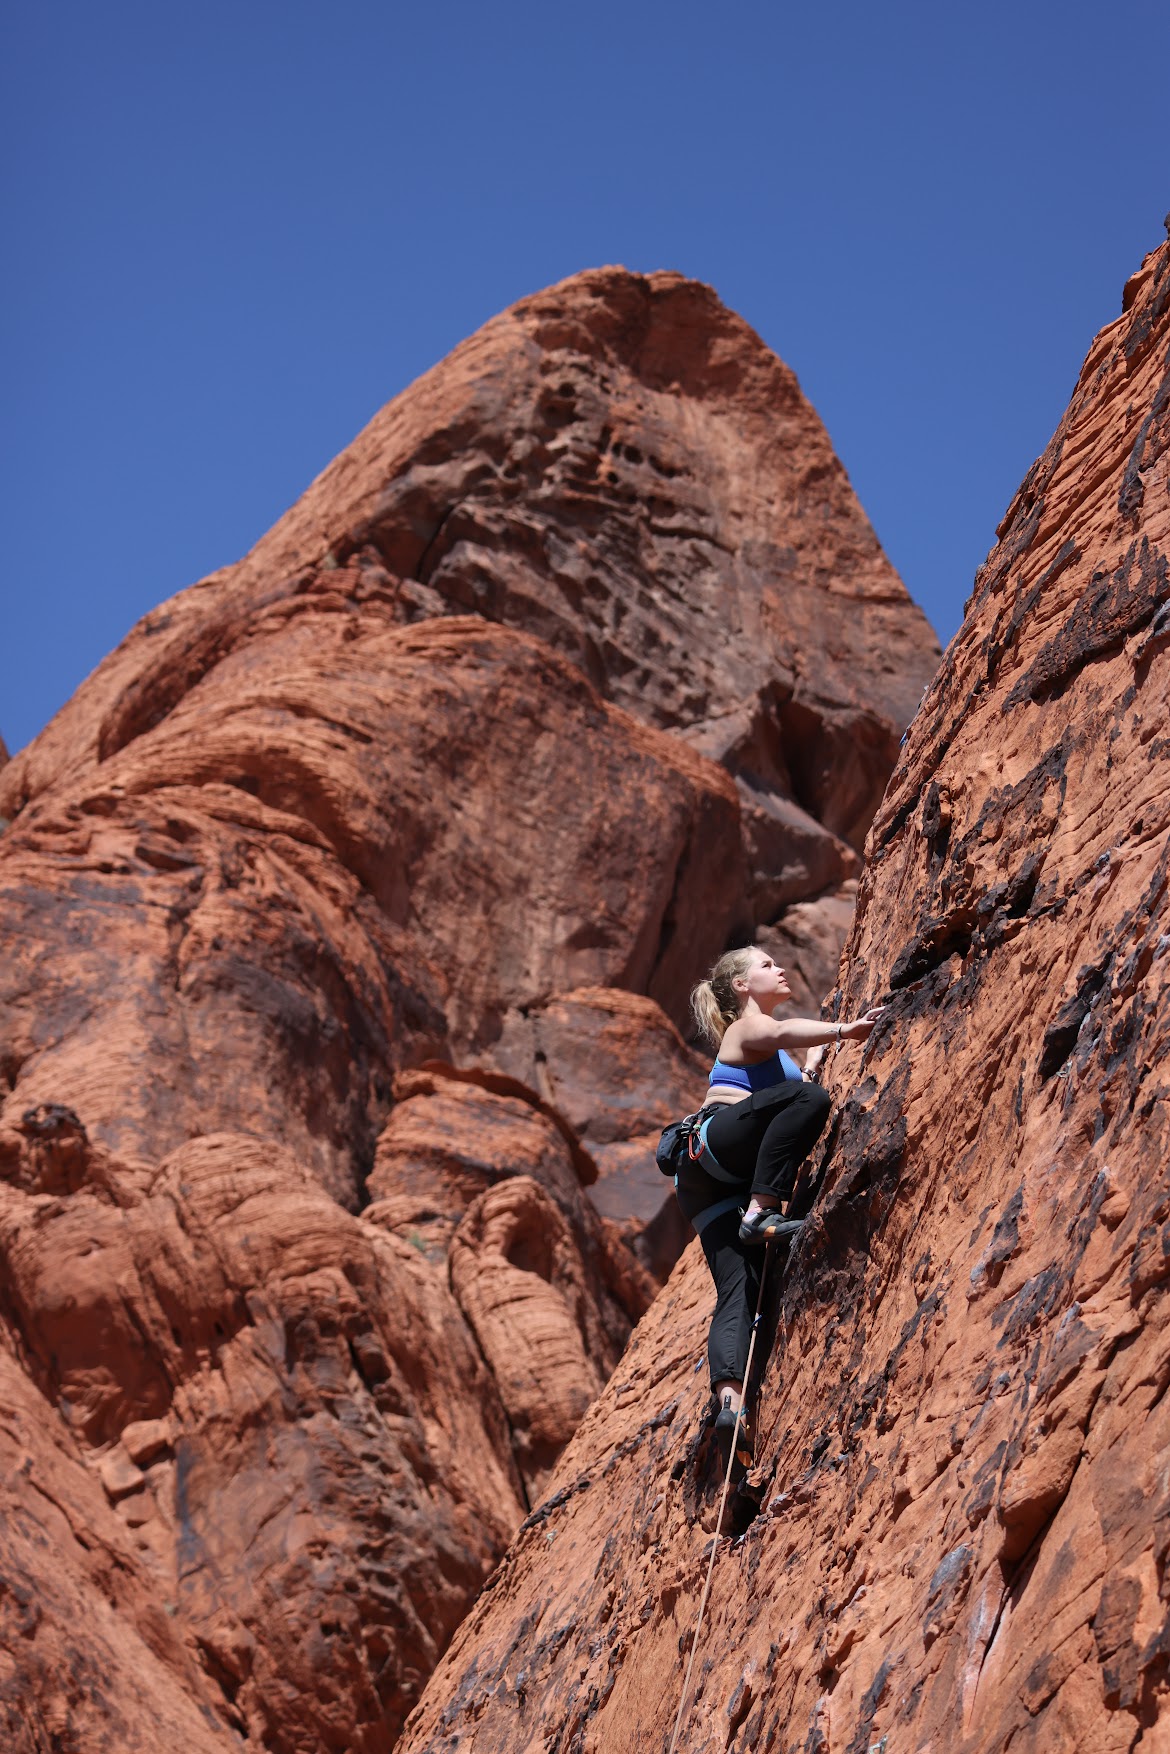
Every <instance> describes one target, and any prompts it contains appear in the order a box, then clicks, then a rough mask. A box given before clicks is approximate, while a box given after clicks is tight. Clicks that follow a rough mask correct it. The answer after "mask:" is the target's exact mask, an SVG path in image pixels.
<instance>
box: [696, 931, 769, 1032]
mask: <svg viewBox="0 0 1170 1754" xmlns="http://www.w3.org/2000/svg"><path fill="white" fill-rule="evenodd" d="M754 949H755V946H754V945H752V944H748V945H746V946H745V948H744V949H742V950H729V951H728V952H727V954H726V955H725V956H721V957H720V958H719V961H718V962H717V963H716V964H715V966H714V968H713V969H712V970H711V972H710V974H709V975H708V976H707V978H706V980H705V981H700V982H699V984H698V986H697V987H695V988H694V990H693V991H692V993H691V1015H692V1016H693V1017H694V1019H695V1023H696V1024H697V1026H698V1030H699V1034H700V1035H704V1036H706V1038H707V1040H708V1041H709V1042H710V1043H711V1044H712V1045H713V1046H714V1047H718V1046H719V1043H720V1042H721V1041H722V1040H723V1037H724V1035H725V1033H726V1031H727V1028H728V1025H729V1024H732V1023H734V1022H735V1020H736V1018H737V1017H738V1016H739V1012H740V1003H739V995H738V994H737V993H736V991H735V988H734V987H733V986H732V984H731V983H732V981H733V980H736V979H738V977H739V976H740V975H741V974H746V973H747V970H748V968H749V967H750V966H751V960H752V954H753V951H754Z"/></svg>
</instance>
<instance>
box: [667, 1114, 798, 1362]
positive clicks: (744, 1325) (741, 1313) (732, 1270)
mask: <svg viewBox="0 0 1170 1754" xmlns="http://www.w3.org/2000/svg"><path fill="white" fill-rule="evenodd" d="M829 1108H830V1101H829V1097H828V1095H827V1093H826V1092H825V1091H823V1090H822V1089H821V1087H820V1085H819V1084H805V1083H800V1084H798V1083H796V1082H795V1080H787V1081H786V1082H785V1083H783V1084H774V1085H772V1086H771V1088H770V1089H767V1090H757V1091H756V1092H755V1093H754V1094H753V1095H751V1096H747V1097H745V1098H744V1100H743V1101H742V1102H735V1103H729V1104H727V1105H726V1106H725V1107H723V1108H722V1109H720V1111H719V1112H718V1113H717V1114H716V1115H714V1116H713V1117H712V1119H711V1124H710V1126H709V1127H708V1129H707V1138H708V1141H709V1143H710V1147H711V1150H712V1152H713V1153H714V1155H715V1157H716V1158H717V1160H718V1168H716V1166H715V1165H714V1164H705V1163H704V1159H703V1158H702V1157H700V1158H699V1160H698V1161H697V1162H688V1163H687V1165H686V1166H685V1168H684V1169H683V1170H682V1172H681V1173H680V1175H679V1178H678V1201H679V1205H680V1206H681V1207H682V1209H683V1211H684V1212H685V1213H686V1215H687V1217H688V1218H692V1219H693V1218H696V1217H698V1218H701V1217H702V1214H703V1212H704V1211H705V1210H706V1209H707V1208H708V1207H710V1206H713V1205H716V1204H717V1203H718V1202H720V1201H723V1200H726V1199H729V1198H732V1197H738V1198H737V1204H736V1206H735V1207H733V1208H731V1209H730V1210H728V1211H726V1212H723V1213H722V1214H720V1216H719V1217H717V1218H714V1219H712V1220H711V1221H710V1222H709V1223H708V1224H706V1225H704V1227H703V1229H702V1232H701V1235H702V1241H703V1253H704V1255H705V1256H706V1257H707V1265H708V1267H709V1268H710V1269H711V1277H712V1278H713V1279H714V1281H715V1291H716V1300H715V1313H714V1315H713V1316H712V1318H711V1331H710V1334H709V1336H708V1342H707V1355H708V1359H709V1362H710V1366H711V1385H712V1387H714V1385H715V1384H716V1383H718V1382H739V1383H742V1381H743V1377H744V1371H745V1369H746V1368H747V1354H748V1345H749V1342H750V1339H751V1329H752V1318H753V1316H754V1314H755V1308H756V1299H757V1297H758V1296H759V1289H760V1279H759V1270H760V1266H761V1264H762V1261H763V1256H764V1251H763V1249H762V1248H761V1247H760V1246H759V1245H758V1244H756V1245H752V1244H744V1243H742V1242H740V1240H739V1220H740V1210H739V1200H740V1199H742V1200H743V1203H744V1204H746V1200H747V1195H748V1194H749V1192H750V1193H752V1194H755V1193H763V1194H771V1195H774V1196H776V1197H777V1198H779V1199H782V1200H787V1199H788V1198H790V1196H791V1194H792V1189H793V1186H794V1185H795V1182H796V1172H797V1170H798V1169H799V1168H800V1165H801V1163H802V1162H803V1160H804V1159H805V1157H807V1156H808V1153H809V1152H810V1151H811V1150H812V1148H813V1146H814V1145H815V1144H816V1141H817V1138H818V1137H819V1135H820V1132H821V1129H822V1127H823V1126H824V1124H825V1121H826V1119H827V1118H828V1114H829ZM732 1178H734V1179H732Z"/></svg>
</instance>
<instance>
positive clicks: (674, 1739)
mask: <svg viewBox="0 0 1170 1754" xmlns="http://www.w3.org/2000/svg"><path fill="white" fill-rule="evenodd" d="M771 1256H772V1245H771V1243H768V1244H767V1246H766V1247H765V1249H764V1265H763V1270H762V1271H761V1273H760V1293H759V1296H758V1297H757V1298H756V1313H755V1316H754V1318H753V1320H752V1338H751V1344H750V1345H749V1347H748V1355H747V1364H746V1365H745V1367H744V1373H743V1388H742V1390H741V1392H740V1397H739V1408H738V1410H737V1412H736V1415H735V1429H734V1431H733V1432H732V1434H731V1455H730V1456H729V1457H728V1460H727V1473H726V1474H725V1475H724V1477H723V1492H722V1495H721V1497H720V1499H719V1515H718V1516H717V1517H716V1519H715V1538H714V1540H713V1541H712V1542H711V1563H710V1565H708V1567H707V1581H706V1583H704V1585H703V1594H702V1596H701V1597H700V1598H699V1617H698V1619H697V1620H696V1622H695V1635H694V1637H693V1638H692V1639H691V1654H690V1659H689V1661H688V1663H687V1672H686V1674H685V1675H684V1677H683V1690H682V1698H681V1699H680V1700H679V1702H678V1716H677V1717H676V1718H675V1720H674V1734H673V1735H672V1736H671V1738H670V1747H669V1748H668V1749H667V1751H666V1754H674V1750H675V1747H676V1745H677V1743H678V1733H679V1731H680V1730H681V1728H682V1722H683V1713H684V1712H685V1711H686V1706H687V1695H688V1693H689V1692H690V1690H691V1671H692V1670H693V1669H694V1666H695V1657H696V1656H697V1654H698V1650H699V1633H700V1632H701V1631H702V1629H703V1615H704V1614H705V1613H706V1611H707V1598H708V1596H709V1595H710V1594H711V1578H712V1576H713V1575H714V1572H715V1556H716V1554H717V1553H718V1551H719V1536H720V1533H721V1532H722V1529H723V1511H724V1507H725V1506H726V1504H727V1494H728V1492H729V1491H730V1490H731V1470H732V1469H733V1468H734V1467H735V1446H736V1443H737V1441H738V1438H739V1427H740V1423H741V1421H742V1419H743V1409H744V1399H745V1397H746V1395H747V1387H748V1383H749V1382H750V1381H751V1374H752V1357H753V1355H754V1353H755V1350H756V1335H757V1334H758V1333H759V1331H760V1312H761V1311H762V1309H763V1307H764V1281H765V1280H766V1278H767V1276H768V1262H769V1260H770V1259H771Z"/></svg>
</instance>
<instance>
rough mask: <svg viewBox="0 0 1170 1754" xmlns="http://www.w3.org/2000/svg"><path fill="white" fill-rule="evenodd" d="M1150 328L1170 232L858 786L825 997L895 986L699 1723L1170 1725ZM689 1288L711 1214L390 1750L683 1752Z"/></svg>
mask: <svg viewBox="0 0 1170 1754" xmlns="http://www.w3.org/2000/svg"><path fill="white" fill-rule="evenodd" d="M1168 366H1170V245H1164V246H1163V247H1162V248H1161V249H1160V250H1158V251H1157V252H1156V253H1155V254H1154V255H1152V256H1151V257H1149V258H1148V259H1147V261H1146V262H1145V264H1144V265H1143V267H1142V269H1141V271H1140V272H1139V273H1138V274H1136V275H1135V276H1134V278H1133V279H1132V280H1131V281H1130V282H1129V284H1128V285H1127V287H1126V290H1125V298H1124V307H1123V314H1122V315H1121V317H1120V318H1119V319H1118V320H1117V322H1115V323H1114V324H1112V325H1111V326H1110V327H1109V328H1107V329H1106V330H1104V331H1103V333H1102V334H1101V335H1100V336H1099V337H1098V338H1097V340H1096V341H1095V342H1094V344H1093V346H1092V348H1091V349H1090V351H1089V354H1088V357H1087V359H1086V361H1085V365H1084V368H1083V370H1082V372H1081V376H1080V379H1079V381H1078V383H1077V386H1076V390H1075V393H1074V396H1073V399H1072V402H1071V404H1070V407H1069V409H1068V412H1067V414H1066V415H1065V418H1064V419H1063V420H1062V422H1061V424H1060V426H1059V428H1058V430H1057V432H1056V434H1055V436H1054V438H1053V440H1052V443H1051V444H1050V446H1049V447H1048V449H1047V451H1046V452H1045V453H1044V455H1043V456H1042V457H1041V458H1040V460H1039V461H1038V462H1037V464H1036V465H1035V467H1034V468H1033V469H1032V470H1031V471H1030V472H1029V474H1028V476H1027V478H1026V480H1025V482H1024V484H1023V486H1022V487H1021V489H1020V491H1019V493H1018V494H1017V496H1016V498H1015V500H1014V501H1013V503H1012V505H1011V507H1010V508H1009V510H1008V513H1007V515H1006V517H1005V518H1004V520H1003V523H1002V525H1001V528H1000V532H999V536H1000V540H999V544H998V546H997V547H996V548H995V550H994V551H993V552H992V554H991V556H990V557H989V559H988V561H987V563H986V565H985V566H984V567H983V568H982V569H981V570H980V572H979V575H978V577H977V579H976V582H975V589H974V593H973V596H972V598H971V601H970V603H969V605H968V612H967V617H966V620H965V623H964V625H963V628H962V630H961V632H960V634H959V635H958V636H957V638H956V639H955V641H954V642H953V644H952V646H951V647H950V649H949V651H948V653H947V656H946V659H945V662H944V664H943V666H942V669H941V670H940V672H939V675H938V676H937V678H936V680H935V682H934V684H933V686H932V688H931V689H930V692H929V694H928V696H927V698H926V700H925V702H924V705H923V707H922V710H921V712H920V713H919V715H918V717H917V719H916V721H915V724H914V727H913V730H912V732H911V736H910V738H909V740H908V743H907V746H906V749H905V752H904V755H903V758H902V760H901V762H900V764H899V767H898V770H897V772H896V773H895V775H894V778H893V781H892V784H891V786H890V788H889V790H888V792H887V794H886V797H885V800H884V802H883V804H882V807H881V810H880V812H879V814H878V817H877V820H876V821H875V823H874V825H873V829H872V831H871V835H870V841H869V857H868V862H867V866H866V870H865V873H864V875H863V877H862V880H861V885H860V891H859V896H858V908H857V917H856V920H855V923H854V926H853V930H852V935H851V938H850V940H849V944H848V949H847V954H846V960H845V962H844V965H843V970H842V978H841V986H840V990H839V993H838V994H837V997H836V1001H835V1004H836V1007H837V1008H838V1010H839V1012H840V1013H852V1012H854V1011H855V1010H856V1009H857V1008H858V1007H860V1006H861V1005H862V1004H864V1003H865V1002H867V1001H870V1000H873V999H875V998H878V997H880V996H883V995H888V996H889V1011H888V1015H887V1017H886V1019H885V1020H884V1021H883V1022H882V1024H881V1025H880V1026H879V1028H878V1029H876V1030H875V1031H874V1034H873V1035H872V1037H871V1038H870V1041H869V1042H868V1044H867V1045H866V1047H865V1049H864V1051H863V1050H861V1049H858V1048H853V1047H850V1048H846V1049H844V1050H842V1051H840V1052H839V1053H838V1054H837V1056H836V1059H835V1062H834V1063H833V1065H832V1068H831V1083H832V1087H833V1090H834V1092H835V1094H836V1096H837V1099H838V1103H839V1107H838V1108H837V1111H836V1120H835V1123H834V1124H833V1126H832V1131H831V1134H830V1136H829V1139H828V1143H827V1145H826V1148H825V1152H824V1157H823V1164H824V1167H825V1171H826V1182H825V1189H824V1193H823V1196H822V1198H821V1202H820V1206H819V1216H818V1219H817V1221H816V1222H815V1224H814V1225H813V1226H811V1227H810V1229H809V1231H808V1232H807V1233H806V1234H805V1236H804V1238H803V1240H802V1242H801V1243H800V1245H799V1246H798V1247H797V1249H796V1250H795V1252H794V1256H793V1258H792V1260H791V1262H790V1263H789V1264H788V1267H787V1271H786V1272H785V1273H784V1275H783V1278H782V1280H777V1281H776V1282H775V1285H774V1289H775V1291H776V1294H777V1295H776V1297H775V1298H774V1300H773V1304H772V1309H771V1338H772V1341H773V1344H772V1350H771V1359H770V1363H769V1365H768V1369H767V1372H766V1375H765V1378H764V1384H763V1390H762V1396H761V1400H760V1407H759V1414H760V1416H759V1428H760V1434H761V1440H762V1441H761V1446H760V1454H759V1469H758V1473H757V1476H756V1478H755V1480H754V1482H753V1487H754V1491H753V1494H752V1495H750V1496H749V1495H746V1494H745V1495H744V1497H743V1498H742V1499H741V1501H740V1503H739V1505H738V1506H737V1509H736V1515H737V1518H738V1526H739V1527H740V1528H741V1529H742V1530H743V1532H742V1535H741V1538H739V1539H738V1540H736V1542H735V1544H734V1545H730V1546H728V1547H727V1548H726V1549H725V1550H724V1552H723V1553H722V1555H721V1557H720V1559H719V1563H718V1565H717V1567H716V1570H715V1581H714V1588H713V1594H712V1599H711V1606H710V1612H709V1619H708V1623H707V1628H706V1631H705V1634H704V1639H703V1644H702V1649H701V1652H700V1656H699V1660H698V1662H697V1664H696V1674H697V1687H696V1689H695V1697H694V1701H693V1705H692V1707H691V1709H690V1712H689V1714H688V1718H687V1723H686V1729H685V1735H684V1737H683V1740H682V1742H681V1744H680V1745H681V1746H682V1747H684V1748H686V1749H688V1750H691V1751H692V1754H698V1751H699V1750H715V1749H720V1750H722V1749H733V1750H737V1751H742V1754H746V1751H747V1750H749V1749H750V1750H754V1751H756V1754H766V1751H768V1750H777V1751H779V1750H796V1749H803V1750H808V1751H809V1754H813V1751H817V1754H865V1751H866V1750H871V1751H872V1750H877V1749H880V1750H889V1751H891V1754H892V1751H893V1750H895V1749H896V1750H906V1751H907V1754H911V1751H917V1754H927V1751H928V1750H930V1751H933V1754H943V1751H944V1750H945V1751H946V1754H975V1751H976V1750H980V1751H983V1750H988V1751H990V1750H996V1751H999V1750H1006V1749H1008V1748H1009V1747H1010V1748H1011V1750H1012V1751H1013V1754H1025V1751H1028V1750H1033V1751H1034V1754H1059V1751H1064V1750H1067V1751H1069V1754H1072V1751H1074V1750H1075V1751H1077V1754H1087V1751H1088V1750H1093V1751H1094V1754H1097V1751H1121V1750H1131V1749H1135V1748H1137V1747H1139V1746H1140V1747H1141V1748H1142V1749H1143V1750H1145V1749H1147V1748H1148V1749H1162V1748H1165V1747H1167V1746H1168V1745H1170V1699H1168V1692H1170V1612H1168V1609H1170V1576H1168V1574H1167V1553H1168V1541H1170V1491H1168V1482H1167V1473H1166V1456H1167V1454H1168V1453H1170V1414H1168V1411H1167V1401H1166V1399H1165V1391H1166V1387H1167V1384H1168V1382H1170V1329H1168V1326H1167V1310H1168V1307H1170V1302H1168V1297H1167V1293H1168V1291H1170V1222H1168V1220H1170V1195H1168V1193H1167V1188H1166V1162H1167V1156H1168V1152H1170V1135H1168V1128H1167V1111H1166V1097H1167V1093H1168V1092H1167V1084H1168V1081H1167V1074H1166V1070H1165V1067H1164V1066H1163V1063H1162V1062H1163V1061H1164V1060H1165V1059H1166V1056H1167V1052H1168V1050H1170V931H1168V929H1167V886H1168V883H1170V841H1168V838H1167V830H1168V828H1170V783H1168V780H1170V770H1168V767H1167V758H1168V756H1170V735H1168V725H1170V716H1168V711H1167V708H1168V702H1170V567H1168V559H1170V475H1168V466H1170V375H1168ZM710 1303H711V1295H710V1290H709V1286H708V1283H707V1279H706V1273H705V1268H704V1266H703V1263H702V1261H701V1258H700V1257H699V1255H698V1251H697V1247H692V1248H691V1250H689V1251H688V1253H687V1254H686V1256H685V1257H684V1258H683V1260H682V1261H681V1263H680V1264H679V1266H678V1268H677V1269H676V1270H675V1272H674V1274H673V1276H672V1278H671V1280H670V1282H669V1284H668V1286H667V1288H666V1290H665V1292H664V1293H663V1294H662V1295H661V1296H660V1297H659V1299H658V1301H657V1302H656V1303H655V1305H654V1306H653V1308H652V1310H651V1311H650V1313H649V1315H648V1316H647V1317H646V1318H645V1319H644V1321H643V1322H642V1324H641V1326H640V1327H639V1328H638V1330H637V1333H636V1335H635V1337H634V1340H633V1342H632V1344H631V1347H630V1349H629V1350H628V1352H627V1354H626V1356H625V1357H624V1359H623V1361H622V1365H621V1368H620V1370H619V1371H618V1373H617V1374H616V1376H615V1378H614V1380H613V1381H612V1382H611V1383H610V1385H609V1387H608V1388H607V1390H606V1392H605V1393H604V1394H603V1396H602V1397H601V1398H600V1399H599V1401H598V1402H597V1403H596V1404H595V1406H594V1407H593V1408H592V1410H591V1411H590V1413H589V1415H588V1416H587V1418H586V1420H585V1421H584V1423H583V1424H582V1426H581V1427H580V1429H579V1430H578V1432H577V1434H576V1436H575V1437H574V1439H573V1442H572V1443H571V1445H570V1446H569V1449H568V1450H567V1452H566V1453H565V1455H564V1456H563V1457H562V1460H561V1463H560V1467H559V1469H558V1471H557V1473H556V1476H555V1478H554V1480H553V1481H552V1483H551V1486H552V1490H550V1493H549V1495H548V1497H547V1498H546V1499H545V1501H544V1503H543V1504H542V1505H540V1506H539V1507H538V1508H537V1509H536V1510H535V1511H534V1512H533V1513H532V1515H530V1516H529V1518H528V1519H527V1521H526V1523H525V1525H524V1529H523V1531H522V1533H521V1535H520V1537H519V1538H518V1539H517V1541H516V1542H515V1543H514V1545H513V1547H512V1548H511V1550H510V1551H509V1554H508V1557H507V1559H506V1560H505V1561H504V1563H503V1565H502V1566H501V1567H500V1569H499V1571H498V1572H497V1573H496V1574H495V1576H494V1578H493V1579H492V1580H491V1584H490V1587H489V1588H488V1589H487V1590H486V1591H485V1593H484V1595H483V1596H482V1598H481V1600H480V1602H479V1604H478V1605H477V1607H476V1609H475V1611H474V1613H473V1614H472V1615H471V1616H470V1617H469V1619H468V1620H467V1622H466V1623H465V1625H464V1626H463V1627H462V1628H461V1630H460V1632H459V1634H458V1636H457V1638H456V1640H455V1643H454V1644H453V1646H452V1648H451V1650H450V1652H449V1653H448V1655H447V1656H446V1658H445V1659H444V1661H443V1663H442V1664H441V1666H440V1668H439V1670H438V1671H437V1673H436V1674H435V1676H434V1678H433V1679H432V1682H431V1684H430V1687H429V1689H428V1691H427V1694H426V1696H425V1699H424V1701H423V1704H422V1706H421V1707H420V1709H419V1710H418V1712H417V1713H416V1715H415V1717H414V1718H413V1719H412V1720H411V1723H410V1724H409V1726H408V1730H407V1733H406V1736H405V1738H404V1741H403V1748H404V1750H408V1751H410V1754H421V1751H422V1750H423V1749H426V1750H428V1754H447V1751H449V1750H452V1751H453V1750H454V1749H456V1748H459V1749H460V1750H474V1751H475V1754H493V1751H495V1750H500V1751H503V1750H515V1749H519V1748H526V1749H527V1748H533V1749H535V1748H546V1749H554V1748H555V1749H558V1750H560V1754H585V1751H587V1750H588V1751H596V1754H601V1751H602V1750H604V1754H625V1751H627V1750H628V1751H630V1754H633V1751H634V1750H638V1751H639V1754H645V1751H646V1750H650V1749H654V1750H664V1749H665V1748H666V1746H667V1744H668V1741H669V1739H670V1734H671V1727H672V1724H673V1720H674V1714H675V1710H676V1707H677V1704H678V1700H679V1695H680V1687H681V1682H682V1673H683V1663H684V1659H685V1653H686V1649H687V1644H688V1641H689V1638H690V1635H691V1631H692V1628H693V1625H694V1621H695V1613H696V1607H697V1601H698V1596H699V1591H700V1586H701V1582H702V1577H703V1573H704V1570H705V1562H706V1558H707V1553H708V1550H709V1538H710V1535H709V1531H710V1527H711V1518H712V1510H713V1494H714V1482H713V1478H712V1468H711V1457H710V1442H709V1438H708V1435H707V1433H706V1431H705V1427H704V1422H703V1411H704V1404H705V1400H706V1393H705V1381H704V1374H703V1371H702V1368H701V1360H702V1353H703V1342H704V1327H705V1321H706V1317H707V1314H708V1311H709V1308H710ZM757 1510H758V1514H756V1512H757ZM745 1525H746V1526H745Z"/></svg>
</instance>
